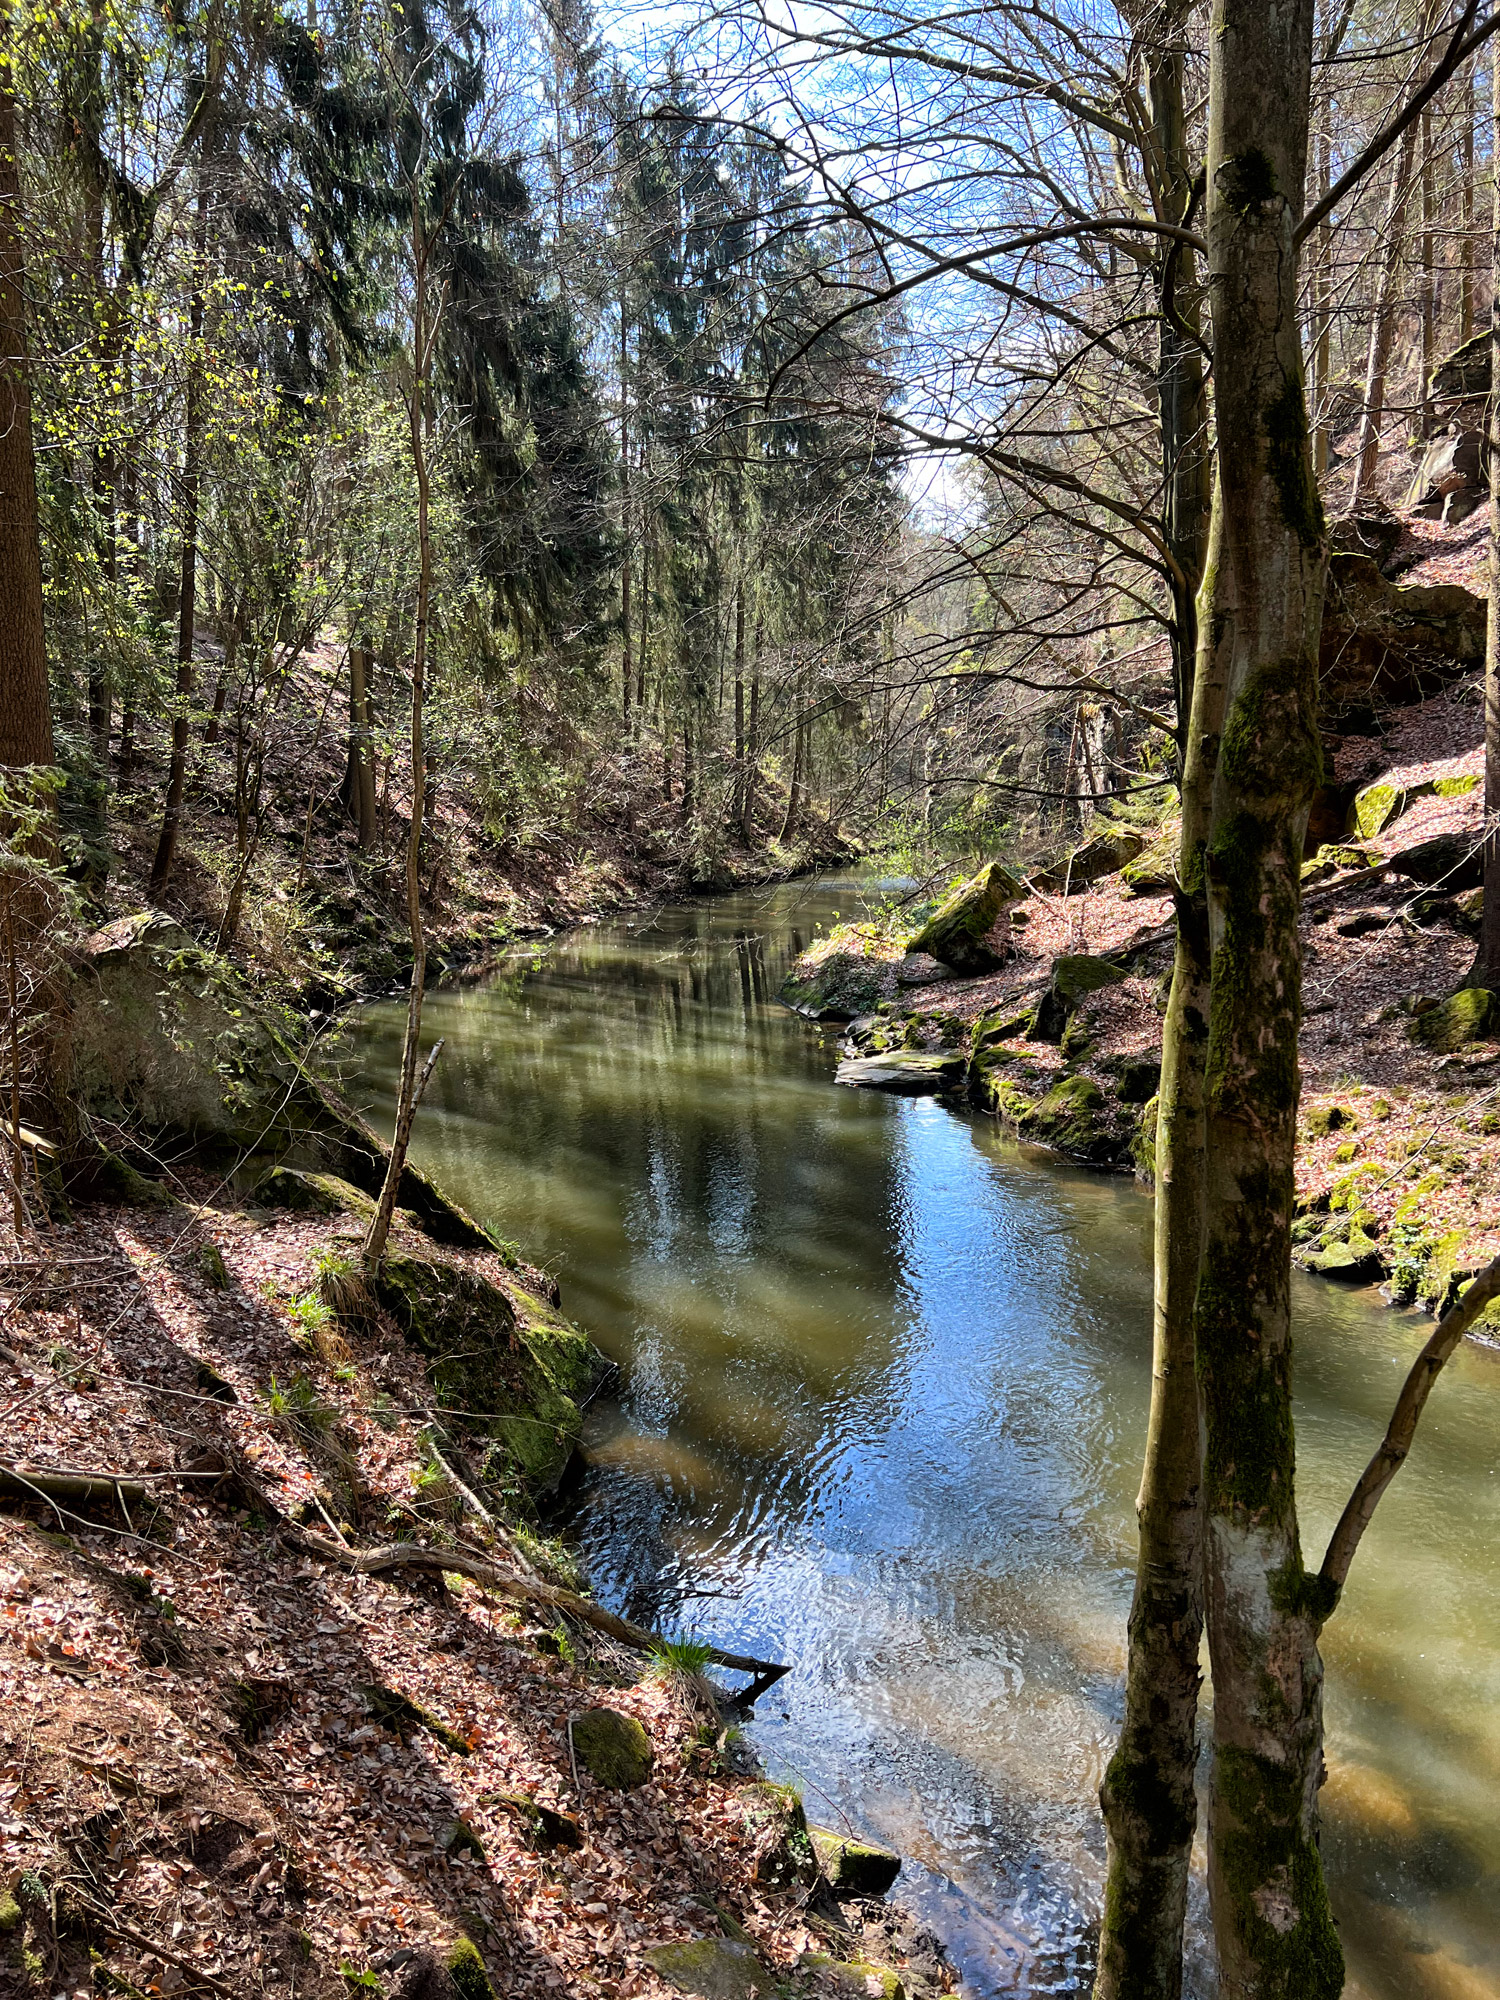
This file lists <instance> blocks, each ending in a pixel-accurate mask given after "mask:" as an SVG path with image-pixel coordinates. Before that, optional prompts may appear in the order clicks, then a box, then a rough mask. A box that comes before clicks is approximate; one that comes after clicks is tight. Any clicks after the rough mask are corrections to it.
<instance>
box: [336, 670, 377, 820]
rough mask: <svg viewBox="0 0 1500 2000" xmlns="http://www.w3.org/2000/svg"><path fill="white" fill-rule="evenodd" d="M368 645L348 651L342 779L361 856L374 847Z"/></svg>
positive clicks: (347, 807)
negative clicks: (346, 731)
mask: <svg viewBox="0 0 1500 2000" xmlns="http://www.w3.org/2000/svg"><path fill="white" fill-rule="evenodd" d="M373 663H374V655H373V653H371V651H370V649H369V648H368V647H367V646H351V647H350V649H349V762H348V767H347V770H346V772H345V777H344V809H345V811H346V812H347V813H348V815H349V817H350V819H352V820H353V821H354V825H355V828H356V839H357V841H358V845H359V851H360V853H361V854H368V853H369V852H370V849H371V848H372V847H373V846H374V845H375V754H374V746H373V743H372V741H371V728H370V668H371V666H372V665H373Z"/></svg>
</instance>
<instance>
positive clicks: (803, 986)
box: [783, 682, 1500, 1335]
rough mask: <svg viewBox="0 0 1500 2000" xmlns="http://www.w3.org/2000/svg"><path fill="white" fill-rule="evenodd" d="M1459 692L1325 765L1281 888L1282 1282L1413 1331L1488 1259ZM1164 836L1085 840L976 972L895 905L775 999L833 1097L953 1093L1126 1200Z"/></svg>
mask: <svg viewBox="0 0 1500 2000" xmlns="http://www.w3.org/2000/svg"><path fill="white" fill-rule="evenodd" d="M1476 692H1477V687H1476V684H1471V683H1468V682H1465V683H1461V684H1460V685H1458V686H1456V687H1454V688H1452V689H1450V690H1447V691H1445V692H1444V693H1443V694H1441V695H1440V696H1438V697H1436V698H1435V699H1433V700H1430V701H1427V702H1424V703H1420V704H1417V705H1415V706H1413V707H1411V708H1408V709H1404V710H1400V711H1396V712H1394V713H1393V714H1391V715H1390V716H1389V717H1388V718H1387V720H1386V723H1385V725H1384V729H1383V733H1382V734H1381V736H1380V737H1379V738H1378V739H1370V738H1366V737H1358V738H1356V737H1350V738H1347V739H1343V740H1341V741H1339V742H1338V744H1337V747H1336V748H1335V750H1334V752H1333V755H1332V770H1331V773H1330V783H1329V785H1328V786H1326V787H1325V794H1324V795H1323V807H1324V810H1325V813H1326V812H1328V811H1331V810H1334V809H1335V806H1336V804H1337V800H1338V799H1339V798H1342V800H1343V803H1342V806H1341V807H1337V809H1338V810H1339V811H1341V813H1342V815H1343V817H1342V818H1341V819H1340V821H1339V823H1338V824H1337V826H1331V825H1328V824H1326V823H1325V824H1324V825H1323V826H1322V828H1321V829H1320V831H1321V832H1322V834H1323V836H1324V837H1323V838H1321V839H1318V838H1316V837H1315V838H1314V839H1313V840H1311V841H1310V842H1309V848H1310V852H1309V854H1308V859H1307V862H1306V864H1305V867H1304V878H1305V882H1304V909H1303V920H1302V941H1303V952H1304V980H1305V993H1306V1011H1305V1016H1304V1023H1303V1030H1302V1036H1301V1057H1302V1069H1303V1095H1302V1114H1301V1123H1300V1128H1299V1136H1300V1144H1299V1148H1298V1160H1297V1203H1298V1221H1297V1224H1296V1241H1297V1249H1296V1257H1297V1261H1298V1262H1299V1263H1300V1264H1302V1265H1303V1266H1304V1268H1306V1269H1307V1270H1309V1271H1312V1272H1314V1273H1316V1274H1318V1275H1320V1276H1322V1277H1325V1278H1328V1279H1331V1280H1335V1281H1340V1282H1345V1283H1356V1284H1365V1283H1379V1284H1381V1285H1382V1286H1383V1288H1384V1290H1385V1294H1386V1296H1387V1297H1388V1298H1389V1299H1390V1300H1391V1302H1392V1303H1395V1304H1400V1305H1407V1304H1411V1303H1418V1304H1420V1305H1421V1306H1423V1307H1424V1308H1425V1309H1427V1310H1429V1311H1431V1312H1434V1313H1440V1312H1442V1311H1443V1310H1444V1309H1445V1308H1446V1307H1447V1306H1448V1305H1449V1304H1450V1303H1451V1302H1452V1300H1453V1298H1454V1297H1455V1296H1456V1295H1457V1292H1458V1290H1459V1288H1460V1287H1461V1286H1462V1284H1463V1283H1464V1282H1465V1281H1466V1279H1467V1278H1469V1277H1471V1276H1473V1275H1474V1273H1475V1272H1477V1271H1478V1270H1480V1269H1482V1268H1483V1266H1484V1265H1485V1264H1487V1263H1488V1262H1489V1261H1490V1259H1491V1258H1492V1257H1493V1256H1494V1254H1495V1252H1496V1251H1497V1250H1500V1215H1497V1212H1496V1207H1495V1196H1494V1189H1495V1186H1496V1175H1497V1170H1500V1109H1497V1105H1500V1003H1497V1001H1496V1000H1495V999H1494V997H1493V996H1491V995H1489V994H1488V993H1486V992H1485V991H1484V990H1482V989H1480V988H1477V987H1472V986H1468V985H1467V984H1466V983H1465V982H1466V979H1467V977H1468V974H1469V969H1470V968H1471V966H1472V965H1473V963H1474V958H1475V951H1476V947H1477V940H1478V934H1479V924H1480V915H1481V909H1482V898H1483V891H1482V888H1480V887H1479V842H1480V837H1481V825H1482V789H1481V761H1482V712H1481V710H1480V708H1479V707H1478V705H1477V701H1476ZM1175 832H1176V830H1175V827H1174V826H1173V825H1172V824H1171V823H1164V824H1161V825H1157V826H1154V827H1150V828H1146V829H1140V828H1136V827H1128V826H1123V825H1122V826H1120V827H1119V828H1115V829H1111V828H1110V826H1109V824H1108V822H1104V823H1103V824H1102V826H1101V829H1100V831H1099V832H1097V833H1096V834H1095V836H1094V837H1093V839H1092V840H1091V841H1090V842H1089V843H1087V844H1086V846H1085V847H1084V848H1082V849H1080V850H1079V851H1078V854H1077V855H1075V856H1074V857H1072V860H1071V862H1070V863H1059V864H1058V866H1057V867H1056V868H1054V869H1053V870H1051V871H1049V874H1048V875H1047V877H1046V878H1045V879H1044V880H1038V879H1033V880H1032V881H1030V882H1017V883H1016V884H1015V885H1014V890H1013V892H1010V893H1007V894H1006V895H1005V896H1004V898H1003V900H1002V902H1000V903H997V905H996V908H995V910H994V913H993V917H992V919H991V920H988V921H986V922H985V924H984V927H983V933H982V936H981V940H980V945H981V949H982V954H983V956H984V957H985V958H986V959H987V960H988V963H989V965H990V967H991V968H992V969H988V970H985V971H983V972H979V973H975V972H974V971H973V970H972V969H971V967H970V966H969V965H968V964H967V963H965V965H964V968H963V970H957V969H955V967H954V966H951V965H945V964H943V963H941V962H939V961H938V960H936V959H934V958H933V957H931V956H930V955H928V954H926V953H923V952H920V951H917V952H911V951H908V949H907V947H908V945H909V943H910V942H911V941H912V939H913V937H914V936H915V932H916V926H917V924H918V923H919V922H920V921H921V920H922V918H923V916H924V914H925V907H926V906H918V907H915V908H914V907H911V906H899V905H898V906H895V907H893V908H892V909H891V910H890V911H889V912H887V913H886V914H885V915H884V916H883V917H880V918H878V919H876V920H875V921H873V922H868V923H864V924H854V925H844V926H841V927H838V928H836V929H834V930H832V931H831V932H830V933H828V934H827V935H826V936H825V937H824V938H822V939H820V940H819V941H818V942H817V943H815V944H814V945H813V946H812V947H811V948H810V949H809V950H808V952H807V953H806V954H805V955H804V956H803V957H802V959H800V960H799V961H798V963H797V964H796V965H795V966H794V967H793V968H792V972H791V974H790V977H789V979H788V981H787V984H786V986H785V988H784V990H783V997H784V998H785V999H786V1001H787V1003H788V1004H789V1005H791V1006H793V1007H795V1008H797V1009H799V1010H800V1011H802V1012H804V1013H805V1014H807V1015H808V1016H809V1017H810V1018H814V1019H820V1020H824V1021H830V1022H836V1023H841V1024H843V1026H844V1034H845V1043H844V1050H845V1056H846V1060H845V1062H844V1063H843V1065H842V1066H841V1068H840V1070H839V1080H840V1081H841V1082H843V1083H846V1084H849V1085H852V1086H862V1087H866V1088H874V1089H883V1090H894V1091H898V1092H902V1093H909V1094H922V1093H924V1092H931V1093H934V1094H940V1093H947V1094H951V1095H954V1096H957V1097H959V1098H961V1099H962V1100H964V1101H965V1102H967V1103H969V1104H971V1105H973V1106H975V1107H976V1108H978V1109H980V1110H982V1111H985V1112H987V1113H989V1114H990V1115H992V1116H994V1117H995V1118H997V1119H998V1120H999V1121H1000V1122H1001V1123H1002V1124H1004V1125H1005V1126H1006V1127H1007V1129H1009V1130H1010V1131H1012V1132H1013V1133H1014V1134H1015V1135H1016V1137H1018V1138H1019V1139H1021V1140H1023V1141H1025V1142H1027V1143H1031V1144H1036V1145H1041V1146H1046V1147H1049V1148H1051V1149H1053V1150H1055V1151H1057V1152H1059V1153H1061V1154H1062V1155H1064V1156H1065V1157H1067V1158H1069V1159H1073V1160H1077V1161H1080V1162H1082V1163H1085V1164H1088V1165H1091V1166H1097V1167H1107V1168H1111V1169H1115V1170H1120V1171H1132V1172H1134V1173H1136V1174H1138V1175H1139V1176H1140V1177H1141V1178H1142V1179H1144V1180H1146V1181H1148V1182H1149V1181H1150V1179H1151V1177H1152V1173H1153V1169H1154V1131H1155V1115H1156V1098H1155V1092H1156V1088H1157V1083H1158V1080H1159V1076H1160V1066H1161V1016H1162V1012H1163V1010H1164V1008H1165V1003H1166V993H1167V987H1168V984H1169V982H1170V977H1171V963H1172V944H1171V921H1172V905H1171V894H1170V891H1171V879H1172V873H1173V867H1174V856H1173V844H1174V841H1175ZM1330 835H1331V836H1332V837H1331V838H1330V837H1329V836H1330ZM1101 852H1102V856H1103V858H1104V860H1105V861H1106V862H1108V863H1113V864H1114V865H1111V866H1108V867H1107V868H1105V869H1104V870H1100V869H1099V859H1100V856H1101ZM1091 876H1092V879H1090V877H1091ZM1070 878H1071V879H1070ZM1075 881H1076V882H1079V883H1080V886H1078V887H1077V888H1076V889H1075V888H1074V887H1073V883H1074V882H1075ZM1070 891H1071V893H1069V892H1070ZM987 914H988V913H987ZM959 956H960V957H962V954H959ZM966 973H967V975H968V976H965V974H966ZM1481 1328H1482V1331H1483V1332H1486V1333H1488V1334H1490V1335H1493V1334H1494V1333H1496V1332H1500V1314H1497V1313H1496V1312H1495V1311H1494V1309H1493V1308H1492V1309H1491V1311H1490V1313H1488V1314H1487V1315H1486V1316H1485V1320H1484V1321H1483V1322H1482V1323H1481Z"/></svg>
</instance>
